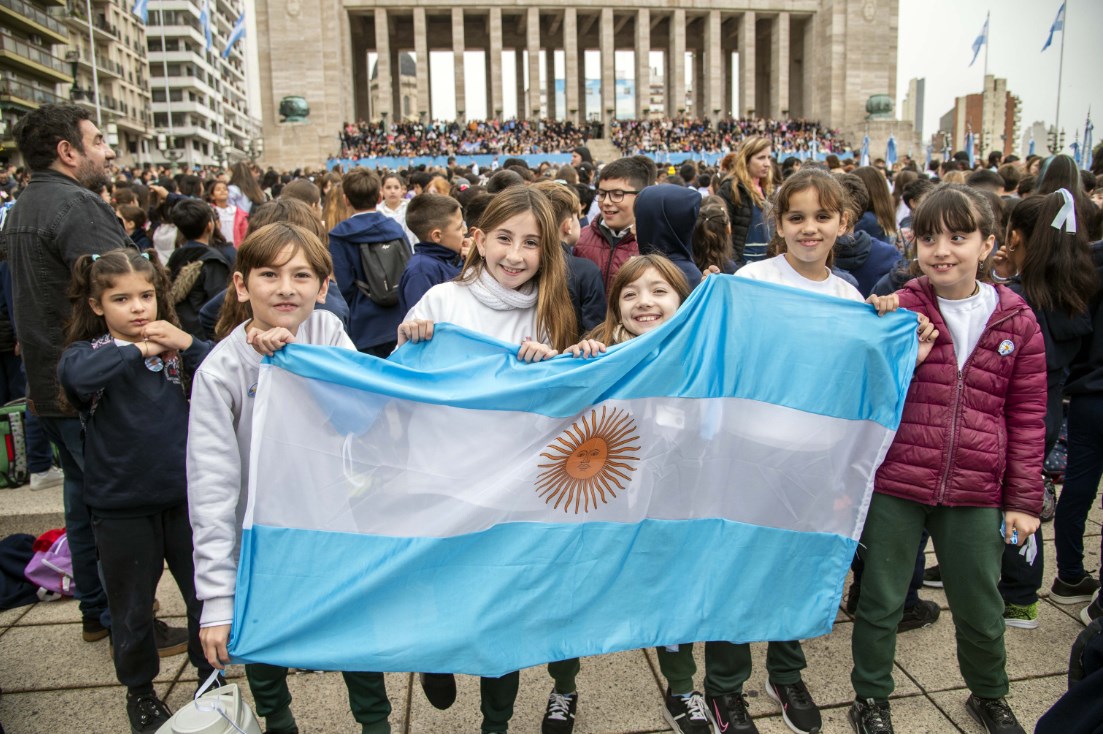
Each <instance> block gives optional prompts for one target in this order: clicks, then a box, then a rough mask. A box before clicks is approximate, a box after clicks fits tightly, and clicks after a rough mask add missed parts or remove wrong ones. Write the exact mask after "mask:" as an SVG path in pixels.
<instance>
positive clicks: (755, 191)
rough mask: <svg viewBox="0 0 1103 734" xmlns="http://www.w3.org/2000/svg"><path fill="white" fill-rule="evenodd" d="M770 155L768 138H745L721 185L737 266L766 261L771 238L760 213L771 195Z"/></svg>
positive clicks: (771, 150)
mask: <svg viewBox="0 0 1103 734" xmlns="http://www.w3.org/2000/svg"><path fill="white" fill-rule="evenodd" d="M772 152H773V148H772V143H771V142H770V139H769V138H763V137H753V138H747V139H746V140H744V141H743V144H742V145H741V146H740V147H739V150H738V151H737V152H736V155H735V163H734V165H733V168H732V174H731V176H729V177H728V178H726V179H724V181H723V182H722V183H721V184H720V190H719V194H720V196H721V197H722V198H723V199H724V203H725V204H727V205H728V219H729V220H730V221H731V226H732V249H733V251H734V253H735V258H734V259H735V260H736V262H739V261H741V260H746V261H747V262H756V261H758V260H762V259H763V258H765V257H766V246H767V244H768V243H769V241H770V236H769V231H768V228H767V226H766V218H765V216H764V215H763V210H764V209H765V204H766V200H767V199H769V198H770V195H771V194H772V193H773V192H774V174H773V166H771V165H770V155H771V153H772Z"/></svg>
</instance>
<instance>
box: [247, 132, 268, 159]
mask: <svg viewBox="0 0 1103 734" xmlns="http://www.w3.org/2000/svg"><path fill="white" fill-rule="evenodd" d="M245 155H247V156H249V160H250V161H252V162H253V163H256V162H257V158H260V157H261V156H262V155H264V138H261V137H256V138H249V142H248V143H246V145H245Z"/></svg>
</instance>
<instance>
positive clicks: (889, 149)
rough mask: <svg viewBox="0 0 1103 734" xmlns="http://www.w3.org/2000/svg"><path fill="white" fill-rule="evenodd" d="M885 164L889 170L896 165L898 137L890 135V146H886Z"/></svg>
mask: <svg viewBox="0 0 1103 734" xmlns="http://www.w3.org/2000/svg"><path fill="white" fill-rule="evenodd" d="M885 163H887V164H888V165H889V168H892V166H895V165H896V136H895V135H889V142H888V145H886V146H885Z"/></svg>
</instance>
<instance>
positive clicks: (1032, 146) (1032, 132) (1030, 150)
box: [1026, 130, 1034, 155]
mask: <svg viewBox="0 0 1103 734" xmlns="http://www.w3.org/2000/svg"><path fill="white" fill-rule="evenodd" d="M1026 154H1027V155H1034V131H1033V130H1031V131H1030V146H1029V147H1028V148H1027V149H1026Z"/></svg>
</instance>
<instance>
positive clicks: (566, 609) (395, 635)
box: [230, 519, 857, 676]
mask: <svg viewBox="0 0 1103 734" xmlns="http://www.w3.org/2000/svg"><path fill="white" fill-rule="evenodd" d="M856 545H857V543H856V542H855V541H853V540H851V539H849V538H844V537H841V536H837V535H831V534H826V533H798V532H793V531H789V530H778V529H774V528H764V527H756V526H750V525H743V524H741V523H734V522H729V521H725V520H720V519H707V520H689V521H661V520H647V521H644V522H642V523H640V524H622V523H587V524H583V525H556V524H542V523H515V524H509V525H499V526H496V527H494V528H492V529H491V530H488V531H486V532H483V533H476V534H472V535H464V536H459V537H452V538H389V537H380V536H365V535H357V534H354V533H326V532H319V531H309V530H295V529H287V528H269V527H265V526H259V525H257V526H253V528H251V529H249V530H246V531H245V535H244V537H243V539H242V555H241V558H242V560H241V565H240V567H239V577H238V596H237V598H236V599H235V604H234V621H233V626H232V638H231V641H230V652H231V654H232V655H233V657H234V660H235V661H236V662H250V661H256V662H265V663H270V664H275V665H284V666H288V667H308V668H316V669H324V670H372V671H418V672H426V673H431V672H453V673H469V674H472V675H486V676H500V675H504V674H505V673H509V672H511V671H514V670H518V669H520V668H524V667H528V666H531V665H537V664H540V663H546V662H549V661H554V660H563V659H567V658H571V657H580V656H585V655H597V654H602V653H608V652H617V651H620V650H632V649H637V648H641V647H647V646H653V645H674V644H679V643H685V642H694V641H700V640H729V641H732V642H750V641H758V640H797V639H807V638H810V637H818V636H820V635H824V634H827V633H828V632H829V631H830V630H831V626H832V623H833V621H834V619H835V615H836V612H837V611H838V605H839V599H840V597H841V595H842V587H843V582H844V580H845V578H846V574H847V570H848V568H849V564H850V559H851V558H852V557H853V555H854V550H855V548H856ZM511 559H515V562H511ZM779 577H784V579H785V580H784V582H783V583H778V578H779ZM250 578H251V579H252V583H249V582H248V579H250ZM761 589H769V607H768V608H766V607H765V606H764V604H763V602H764V599H763V597H762V596H761V595H760V594H758V593H748V591H749V590H761ZM304 594H309V596H310V597H311V598H312V599H315V600H316V603H313V604H310V605H307V606H308V607H309V608H306V607H304V606H303V604H301V603H291V602H293V600H296V599H301V598H302V596H303V595H304ZM672 594H674V595H676V598H673V597H672V596H671V595H672ZM367 610H370V613H369V612H368V611H367ZM414 620H416V622H414ZM457 625H459V627H457Z"/></svg>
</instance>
